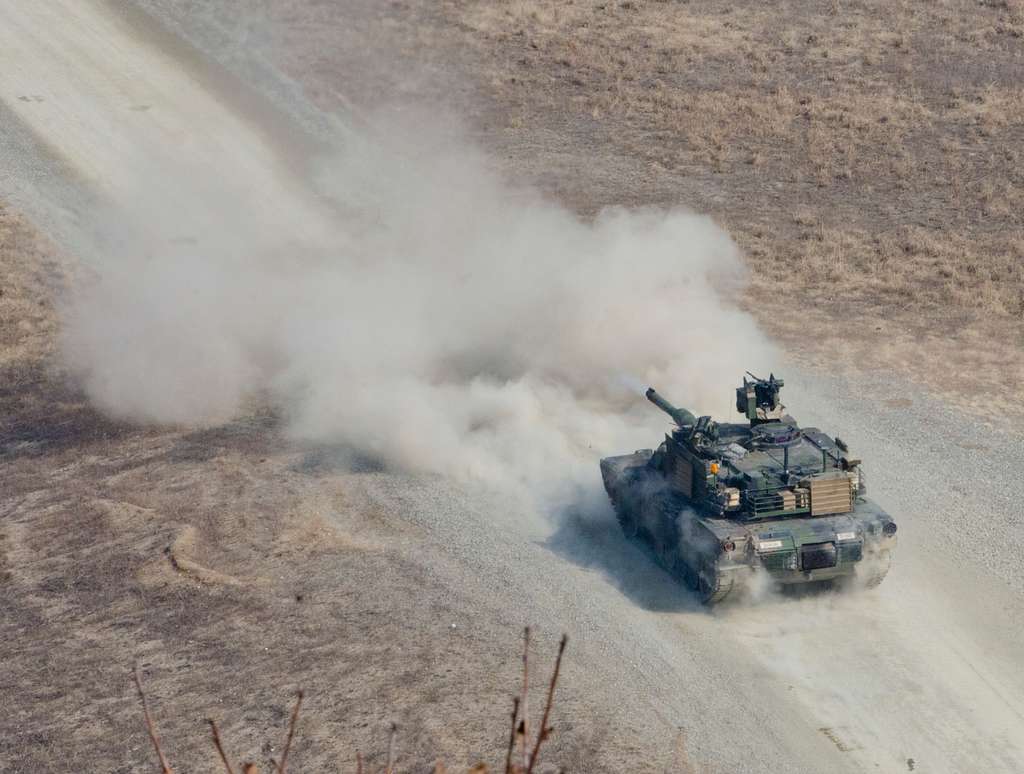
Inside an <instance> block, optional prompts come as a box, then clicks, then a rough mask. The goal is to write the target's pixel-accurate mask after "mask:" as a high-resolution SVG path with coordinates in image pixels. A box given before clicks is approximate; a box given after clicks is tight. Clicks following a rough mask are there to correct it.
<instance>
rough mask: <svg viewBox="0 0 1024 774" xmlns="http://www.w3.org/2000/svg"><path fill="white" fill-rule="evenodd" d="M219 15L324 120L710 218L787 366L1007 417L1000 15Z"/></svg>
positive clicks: (787, 11)
mask: <svg viewBox="0 0 1024 774" xmlns="http://www.w3.org/2000/svg"><path fill="white" fill-rule="evenodd" d="M234 5H235V6H236V7H237V8H238V9H239V12H240V13H241V11H242V10H253V9H259V13H260V14H261V15H268V16H269V17H270V19H271V26H272V28H273V29H274V30H275V35H276V36H277V43H278V46H277V51H276V54H275V56H276V57H277V60H278V64H279V65H280V66H281V67H282V68H283V69H284V70H285V71H287V72H288V73H289V74H290V75H291V76H292V77H293V78H295V79H296V81H298V82H299V83H301V84H302V86H303V88H304V90H305V92H306V93H307V94H308V95H309V96H310V97H311V98H312V99H314V100H315V101H317V102H318V103H319V104H321V105H322V106H324V107H327V108H329V109H337V108H339V107H347V106H349V105H351V104H352V103H355V104H356V105H358V106H360V107H366V106H372V105H373V104H374V103H375V102H376V101H379V100H380V99H381V95H386V97H385V99H386V100H394V99H397V100H399V101H400V102H403V103H408V102H415V101H417V100H421V101H423V102H425V103H428V104H429V105H431V106H436V105H437V104H441V105H444V106H446V109H449V110H450V111H451V112H452V113H453V114H455V115H458V116H460V117H464V118H465V119H466V121H467V123H468V124H469V127H470V130H471V131H472V132H473V133H474V135H475V138H476V139H477V140H478V141H479V142H480V143H481V144H483V145H484V146H485V147H487V148H488V149H490V150H491V151H492V153H493V154H494V156H495V159H496V163H497V164H498V165H500V166H501V167H502V168H503V169H504V170H505V171H507V172H508V174H509V175H510V176H511V177H512V178H514V179H517V180H522V179H527V180H530V181H532V182H534V183H536V184H538V185H540V186H541V187H542V188H543V189H545V190H546V191H548V192H550V193H551V194H552V195H553V196H555V197H557V198H559V199H560V200H562V201H564V202H567V203H569V204H570V205H571V206H574V207H575V208H576V209H577V210H579V211H580V212H582V213H592V212H594V211H596V210H597V209H599V208H601V207H604V206H609V205H621V204H625V205H645V204H652V205H656V206H685V207H690V208H693V209H696V210H698V211H700V212H707V213H710V214H711V215H712V216H713V217H715V219H716V220H717V221H718V222H719V223H721V224H722V225H723V226H724V227H725V228H727V229H728V231H729V232H730V233H731V234H732V235H733V237H734V238H735V239H736V240H737V242H738V243H739V244H740V245H741V247H742V248H743V250H744V252H745V254H746V256H747V259H748V263H749V265H750V268H751V276H750V279H751V283H750V287H749V291H748V292H747V293H746V295H745V297H744V298H743V299H741V303H743V304H744V305H745V306H746V307H748V308H749V309H750V310H751V311H753V312H754V313H755V314H756V315H757V316H758V318H759V319H760V320H761V322H762V324H763V325H764V327H765V328H766V329H767V330H769V331H770V332H771V333H773V334H774V335H776V336H777V337H779V338H781V339H782V340H784V341H785V342H786V343H787V344H788V345H789V349H790V352H791V354H792V356H793V357H795V358H796V359H798V360H800V361H802V362H803V363H804V364H813V363H820V364H821V365H823V367H824V368H825V369H826V370H828V371H842V370H845V369H850V370H853V371H856V370H864V369H867V370H875V371H879V372H896V373H900V374H903V375H906V376H909V377H911V378H913V379H916V380H917V381H919V382H921V383H923V384H925V385H927V386H928V387H930V388H931V389H932V390H933V391H934V392H935V393H937V394H941V395H943V396H945V397H946V398H949V399H952V400H954V401H955V402H958V403H959V404H961V405H962V406H964V407H967V408H970V409H972V410H974V411H975V412H977V413H981V414H988V415H999V414H1004V413H1007V412H1009V413H1012V414H1015V415H1016V416H1017V417H1018V419H1019V418H1020V417H1021V415H1022V412H1021V408H1020V404H1021V400H1020V391H1019V389H1018V388H1017V385H1018V384H1020V383H1021V381H1022V379H1024V222H1022V213H1024V207H1022V204H1024V171H1022V167H1021V156H1022V154H1024V88H1022V86H1021V84H1022V83H1024V59H1022V58H1021V56H1020V51H1021V46H1022V45H1024V39H1022V35H1024V4H1022V3H1021V2H1019V0H983V1H982V2H963V1H958V0H941V1H940V2H930V3H916V2H909V1H908V0H897V1H896V2H867V1H866V0H788V1H784V2H778V3H748V4H738V3H734V2H728V1H727V0H686V1H678V2H668V1H666V0H625V1H624V0H615V1H612V0H511V1H510V2H502V3H492V2H479V1H477V2H474V1H473V0H447V1H446V2H443V3H434V2H425V1H424V0H396V2H392V3H388V4H379V3H368V2H363V1H360V2H352V3H347V4H332V5H329V6H317V8H316V11H315V13H314V12H310V11H309V9H308V8H307V7H306V5H305V4H304V3H302V2H300V0H293V2H288V3H282V4H280V5H275V6H274V7H273V8H266V6H265V5H261V4H259V3H257V2H255V0H235V2H234ZM300 6H301V8H302V11H301V12H299V11H297V10H296V8H298V7H300ZM342 93H344V95H345V96H344V97H341V94H342Z"/></svg>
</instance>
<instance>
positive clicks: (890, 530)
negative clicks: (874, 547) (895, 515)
mask: <svg viewBox="0 0 1024 774" xmlns="http://www.w3.org/2000/svg"><path fill="white" fill-rule="evenodd" d="M882 534H883V535H885V536H886V537H892V536H893V535H895V534H896V522H895V521H887V522H886V523H885V526H884V527H882Z"/></svg>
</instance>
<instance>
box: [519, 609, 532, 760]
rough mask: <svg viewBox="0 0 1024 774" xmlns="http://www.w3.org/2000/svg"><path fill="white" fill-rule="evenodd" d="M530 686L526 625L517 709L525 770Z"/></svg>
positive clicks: (527, 751)
mask: <svg viewBox="0 0 1024 774" xmlns="http://www.w3.org/2000/svg"><path fill="white" fill-rule="evenodd" d="M529 687H530V627H529V626H527V627H525V628H524V629H523V692H522V694H521V695H520V698H519V711H520V713H521V714H522V718H523V720H522V722H521V723H520V726H519V729H520V737H519V741H520V744H522V757H521V761H520V766H521V767H522V769H523V770H524V771H525V770H526V766H527V764H528V763H529V750H528V748H529V744H528V743H527V741H526V740H527V738H528V737H529V734H530V725H529V724H530V720H529V714H530V713H529V703H528V699H529V696H528V693H527V692H528V690H529Z"/></svg>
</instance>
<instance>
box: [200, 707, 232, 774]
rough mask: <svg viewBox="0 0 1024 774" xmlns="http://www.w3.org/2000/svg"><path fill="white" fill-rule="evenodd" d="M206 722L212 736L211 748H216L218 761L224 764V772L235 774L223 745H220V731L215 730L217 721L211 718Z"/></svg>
mask: <svg viewBox="0 0 1024 774" xmlns="http://www.w3.org/2000/svg"><path fill="white" fill-rule="evenodd" d="M206 722H207V723H209V724H210V733H212V734H213V746H214V747H216V748H217V752H218V753H219V754H220V760H221V763H223V764H224V770H225V771H226V772H227V773H228V774H235V771H234V769H232V768H231V762H230V761H229V760H228V756H227V754H226V753H225V752H224V745H222V744H221V743H220V730H219V729H218V728H217V721H216V720H214V719H213V718H207V719H206Z"/></svg>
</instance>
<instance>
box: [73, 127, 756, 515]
mask: <svg viewBox="0 0 1024 774" xmlns="http://www.w3.org/2000/svg"><path fill="white" fill-rule="evenodd" d="M425 125H426V124H425V119H424V117H423V116H422V115H418V116H415V117H414V118H407V119H406V122H405V123H402V122H400V121H399V120H398V119H397V118H396V116H395V114H394V113H390V114H386V115H384V116H383V117H381V118H380V119H379V120H377V121H375V122H374V126H376V127H377V131H376V132H375V133H374V134H373V135H372V136H363V137H357V138H351V139H349V140H348V141H347V142H346V143H345V145H344V146H342V147H341V148H339V149H338V150H337V151H336V152H334V153H333V154H332V155H331V156H330V157H329V158H325V159H319V160H318V161H317V162H316V163H315V164H314V165H313V168H314V169H315V170H316V173H315V175H313V176H312V179H311V180H310V181H307V182H308V183H309V186H310V187H312V188H313V189H315V190H316V191H317V193H318V198H314V197H311V196H308V197H307V196H305V195H301V194H297V193H296V186H295V185H294V184H292V183H291V182H288V183H287V184H285V183H281V182H279V184H278V185H277V187H276V188H275V189H274V191H273V192H272V193H273V194H274V197H272V198H273V202H272V203H271V204H268V202H267V198H268V197H267V195H266V194H267V192H266V191H259V192H252V191H250V190H249V189H248V188H247V187H246V185H243V182H244V181H245V178H244V177H243V176H241V173H240V174H239V176H238V179H237V180H236V179H235V175H234V174H233V172H234V171H233V170H231V169H226V170H218V171H217V172H216V174H211V173H210V172H209V171H207V170H205V169H197V168H190V166H189V164H188V163H187V159H182V160H181V163H180V164H178V165H176V166H175V168H173V169H171V168H162V169H161V170H160V171H159V179H160V181H161V184H160V185H159V186H153V185H149V184H145V185H142V184H140V185H139V187H138V189H137V191H136V192H135V195H134V196H133V197H131V201H130V202H127V201H126V202H121V203H120V204H118V205H117V206H116V207H115V208H114V210H113V211H111V212H103V213H100V215H99V216H98V217H97V223H98V225H99V228H100V229H101V230H102V232H103V233H104V235H105V237H106V251H105V253H104V254H105V256H106V258H105V259H104V261H103V262H102V263H101V265H99V266H98V267H97V272H98V277H99V280H98V281H97V282H94V283H91V284H88V285H84V286H82V287H79V288H77V289H76V292H75V294H74V296H73V298H72V299H71V302H70V304H69V306H68V308H67V309H66V314H65V329H64V331H65V332H64V342H63V344H64V346H63V351H64V353H65V355H66V357H67V360H68V362H69V363H70V365H71V366H72V368H73V370H74V371H75V373H77V374H78V375H79V376H80V377H81V379H82V383H83V384H84V386H85V389H86V391H87V392H88V394H89V396H90V398H91V399H92V400H93V401H94V402H95V403H96V405H97V406H99V407H101V408H102V409H103V410H105V411H106V412H108V413H110V414H112V415H114V416H118V417H123V418H128V419H132V420H136V421H142V422H157V423H166V422H171V423H186V424H203V423H211V422H219V421H223V420H225V419H227V418H229V417H231V416H233V415H235V414H237V413H238V412H239V411H241V410H242V407H243V405H244V404H245V402H246V401H247V400H248V399H250V398H251V397H253V396H269V399H270V400H271V401H272V402H273V403H274V404H275V405H276V406H278V407H279V408H280V409H281V411H283V413H284V415H285V416H286V417H287V422H288V428H289V432H290V433H291V434H292V435H293V436H294V437H295V438H298V439H302V440H306V441H315V442H328V443H334V442H339V443H345V444H348V445H350V446H352V447H353V448H355V449H357V450H359V451H361V452H364V453H369V454H373V455H376V456H378V457H380V458H382V459H384V460H386V461H387V462H388V463H389V464H391V465H393V466H396V467H400V468H403V469H410V470H421V471H431V472H437V473H443V474H449V475H455V476H459V477H465V478H473V479H482V480H484V481H487V482H489V483H493V484H499V485H510V486H516V487H521V486H526V487H529V488H531V489H532V490H534V491H536V492H537V493H539V494H540V495H541V496H544V497H547V496H557V492H560V491H563V490H562V488H561V484H560V483H559V482H561V481H569V482H579V481H582V480H587V481H590V480H596V474H595V473H594V471H595V470H596V468H595V467H594V462H595V460H596V459H597V458H598V457H599V456H601V454H604V453H612V452H615V451H617V450H629V449H632V448H634V447H635V446H636V445H651V443H652V442H653V441H654V440H655V439H656V438H657V437H658V435H657V433H658V429H659V428H660V427H663V426H664V424H665V418H664V417H662V416H661V415H660V414H658V412H656V411H654V410H653V409H651V408H650V407H649V406H646V404H645V403H644V402H643V401H639V400H638V399H637V397H636V395H635V393H634V392H633V391H632V390H627V389H624V381H623V377H622V374H623V373H627V372H628V373H630V374H635V375H636V376H635V377H633V378H634V379H637V380H639V379H642V380H643V381H644V382H646V383H651V384H656V385H658V387H659V389H661V390H663V391H664V393H665V394H666V395H668V396H671V397H672V398H673V399H675V400H677V401H678V402H680V403H681V404H683V405H686V406H688V407H691V408H693V409H694V410H697V411H699V410H701V409H702V408H709V407H710V408H716V409H717V408H718V407H720V406H721V405H722V395H723V394H727V391H728V390H729V388H730V387H731V386H732V383H733V382H734V381H735V380H736V378H737V376H738V375H739V374H741V373H742V372H743V371H744V370H746V369H747V368H755V369H756V368H760V367H762V365H764V364H766V363H767V362H768V361H769V359H770V357H769V348H768V347H767V346H766V343H765V340H764V338H763V337H762V336H761V335H760V334H759V332H758V331H757V329H756V327H755V325H754V323H753V322H752V320H751V319H750V318H749V316H747V315H745V314H743V313H741V312H740V311H738V310H737V309H736V308H735V306H733V305H731V304H730V303H728V301H727V300H726V298H727V297H726V295H725V294H729V295H732V294H735V293H737V292H738V291H739V290H740V289H741V288H742V283H743V278H744V267H743V264H742V261H741V259H740V257H739V255H738V252H737V249H736V247H735V245H734V244H733V242H732V241H731V240H730V239H729V237H728V236H727V235H726V234H725V233H724V232H723V231H722V230H721V229H720V228H718V227H717V226H716V225H715V224H714V223H712V221H711V220H710V219H708V218H706V217H703V216H700V215H696V214H693V213H691V212H688V211H686V210H683V209H675V210H669V211H659V210H653V209H645V210H634V211H627V210H625V209H621V208H613V209H608V210H605V211H603V212H601V213H599V214H598V215H597V216H596V217H595V218H593V219H583V218H580V217H579V216H577V215H575V214H573V213H572V212H570V211H569V210H567V209H566V208H565V207H563V206H561V205H560V204H558V203H556V202H553V201H551V200H550V199H547V198H545V197H543V196H542V195H540V194H539V193H538V192H536V191H534V190H532V189H530V188H528V187H524V186H521V185H518V186H517V185H511V184H509V183H508V182H506V181H504V180H503V179H502V178H501V177H500V176H499V175H498V174H496V173H495V172H494V171H493V170H492V167H491V164H490V163H489V160H488V159H487V158H486V157H485V156H484V155H483V154H482V153H481V152H480V151H478V150H475V149H473V148H467V143H466V141H465V138H464V137H462V136H461V135H460V134H459V133H457V132H453V131H451V130H450V129H444V130H437V131H434V132H429V131H425V130H424V126H425ZM382 126H386V127H387V129H386V130H381V129H380V127H382ZM249 163H251V164H253V165H260V164H264V165H267V166H268V168H269V166H270V165H269V163H268V162H267V161H266V160H265V159H261V158H251V159H249ZM275 176H276V177H275ZM147 177H148V178H149V179H152V175H148V176H147ZM267 177H268V178H273V179H275V180H278V181H280V180H281V177H280V174H279V173H278V172H276V171H275V172H269V173H267ZM250 187H251V186H250ZM181 235H186V237H187V238H182V237H181Z"/></svg>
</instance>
